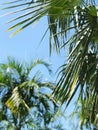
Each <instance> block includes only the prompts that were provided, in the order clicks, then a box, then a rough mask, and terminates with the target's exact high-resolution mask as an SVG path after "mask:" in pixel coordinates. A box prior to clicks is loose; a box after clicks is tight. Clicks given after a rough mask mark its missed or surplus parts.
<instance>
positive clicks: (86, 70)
mask: <svg viewBox="0 0 98 130" xmlns="http://www.w3.org/2000/svg"><path fill="white" fill-rule="evenodd" d="M95 2H96V1H95V0H89V1H88V0H84V1H83V0H74V1H73V0H60V1H58V0H36V1H34V0H32V1H29V0H27V1H19V0H17V1H13V2H9V3H6V4H5V5H7V7H5V8H4V9H12V12H11V13H12V14H16V13H17V14H20V16H19V15H18V16H17V17H15V18H14V19H12V20H10V21H8V23H10V22H14V21H16V22H17V20H18V22H17V23H16V24H14V25H12V26H11V27H10V28H9V29H8V30H13V29H14V28H18V29H17V30H16V31H15V32H14V34H16V33H18V32H20V31H21V30H22V29H24V28H26V27H27V26H29V25H30V24H32V23H34V22H35V21H36V20H39V19H40V18H41V17H43V16H47V18H48V29H49V31H50V52H51V50H52V46H55V48H56V50H57V51H59V50H61V48H64V49H65V51H66V45H67V44H68V46H69V56H68V60H67V63H65V64H63V65H62V66H61V67H60V70H59V74H58V75H59V76H60V77H59V81H58V83H57V86H56V88H55V90H54V92H53V95H54V96H55V98H56V100H57V101H58V100H59V99H60V101H61V103H62V104H63V103H65V102H66V106H68V104H69V103H70V102H71V100H72V99H73V97H74V96H75V94H78V97H79V98H78V99H80V98H81V99H82V100H83V102H84V101H85V100H86V101H89V99H90V96H91V97H92V98H91V102H92V105H91V111H90V113H89V114H90V115H89V117H90V122H94V120H95V117H96V116H94V117H92V116H91V115H92V114H93V113H95V115H97V112H96V106H97V103H98V89H97V88H98V85H97V84H98V37H97V36H98V7H97V5H96V3H95ZM15 8H17V10H14V11H13V9H15ZM24 11H25V12H26V13H24V14H23V13H22V12H24ZM11 13H9V14H11ZM21 13H22V14H21ZM19 20H20V21H19ZM68 31H70V32H71V34H70V35H68V34H69V33H68ZM53 40H54V41H53ZM53 42H54V44H53ZM82 107H83V109H85V107H84V106H83V104H82ZM87 116H88V115H86V116H85V118H86V117H87Z"/></svg>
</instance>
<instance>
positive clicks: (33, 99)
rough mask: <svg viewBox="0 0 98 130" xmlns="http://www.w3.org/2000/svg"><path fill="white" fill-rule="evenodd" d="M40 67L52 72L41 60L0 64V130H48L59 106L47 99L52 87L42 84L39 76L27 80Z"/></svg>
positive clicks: (12, 60)
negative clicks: (35, 68)
mask: <svg viewBox="0 0 98 130" xmlns="http://www.w3.org/2000/svg"><path fill="white" fill-rule="evenodd" d="M39 64H41V65H44V66H45V67H46V68H47V69H48V70H49V71H51V69H50V66H49V64H48V63H46V62H45V61H43V60H36V61H34V62H31V63H30V64H27V63H24V64H23V63H20V62H18V61H16V60H14V59H11V58H9V59H8V63H6V64H3V63H2V64H0V124H1V125H0V127H1V128H0V129H4V128H5V129H8V130H11V129H14V130H20V129H29V130H30V129H34V130H36V129H37V130H38V129H39V128H40V129H42V130H44V129H45V130H46V129H48V125H49V123H50V122H51V119H52V118H53V116H54V114H55V113H56V111H57V110H58V106H57V105H56V104H55V102H54V101H53V100H52V99H50V98H49V95H50V94H51V92H52V91H53V88H54V84H52V83H50V82H44V81H42V79H41V78H42V75H40V74H41V73H39V72H37V73H35V74H34V75H33V76H32V77H31V76H30V72H31V71H32V70H33V69H34V67H35V66H36V65H39ZM40 76H41V77H40ZM51 108H52V109H51ZM2 124H3V126H2Z"/></svg>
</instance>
